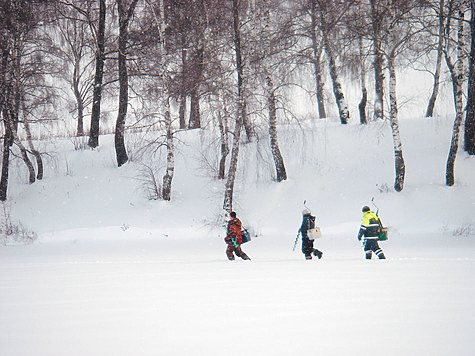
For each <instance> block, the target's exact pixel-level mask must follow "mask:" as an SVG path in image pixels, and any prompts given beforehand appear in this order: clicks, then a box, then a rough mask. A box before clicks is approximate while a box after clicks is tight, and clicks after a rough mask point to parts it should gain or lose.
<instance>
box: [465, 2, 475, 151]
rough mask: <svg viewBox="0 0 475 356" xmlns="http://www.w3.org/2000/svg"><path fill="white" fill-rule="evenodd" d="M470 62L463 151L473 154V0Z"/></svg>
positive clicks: (474, 109) (474, 54) (474, 140)
mask: <svg viewBox="0 0 475 356" xmlns="http://www.w3.org/2000/svg"><path fill="white" fill-rule="evenodd" d="M470 9H471V19H470V32H471V43H470V61H469V62H470V63H469V70H468V72H469V77H468V99H467V115H466V116H465V139H464V140H465V141H464V145H465V151H466V152H467V153H468V154H469V155H475V1H471V2H470Z"/></svg>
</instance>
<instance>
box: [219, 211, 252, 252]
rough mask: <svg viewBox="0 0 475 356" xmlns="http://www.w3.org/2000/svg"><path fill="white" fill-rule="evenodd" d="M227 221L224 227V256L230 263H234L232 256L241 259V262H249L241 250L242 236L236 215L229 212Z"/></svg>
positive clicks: (239, 222) (239, 221)
mask: <svg viewBox="0 0 475 356" xmlns="http://www.w3.org/2000/svg"><path fill="white" fill-rule="evenodd" d="M229 217H230V218H229V221H228V225H227V227H226V232H227V234H226V237H225V239H224V241H225V242H226V244H227V248H226V256H228V259H229V260H230V261H234V254H236V256H238V257H241V258H242V259H243V260H250V258H249V256H248V255H246V254H245V253H244V252H243V251H242V249H241V244H242V236H241V220H239V219H238V218H237V217H236V213H235V212H234V211H231V212H230V213H229Z"/></svg>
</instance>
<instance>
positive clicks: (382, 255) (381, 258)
mask: <svg viewBox="0 0 475 356" xmlns="http://www.w3.org/2000/svg"><path fill="white" fill-rule="evenodd" d="M378 257H379V259H380V260H385V259H386V256H384V253H382V252H381V253H380V254H379V255H378Z"/></svg>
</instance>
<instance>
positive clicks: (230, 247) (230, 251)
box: [226, 243, 234, 261]
mask: <svg viewBox="0 0 475 356" xmlns="http://www.w3.org/2000/svg"><path fill="white" fill-rule="evenodd" d="M233 251H234V246H233V244H232V243H228V246H227V248H226V256H228V259H229V260H230V261H234V254H233Z"/></svg>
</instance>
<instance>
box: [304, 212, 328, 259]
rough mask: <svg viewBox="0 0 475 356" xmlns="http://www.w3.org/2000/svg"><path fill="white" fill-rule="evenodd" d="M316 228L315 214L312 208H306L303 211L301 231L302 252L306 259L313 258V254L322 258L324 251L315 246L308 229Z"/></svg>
mask: <svg viewBox="0 0 475 356" xmlns="http://www.w3.org/2000/svg"><path fill="white" fill-rule="evenodd" d="M314 228H315V216H313V215H312V213H311V211H310V209H307V208H305V209H304V210H303V211H302V225H301V226H300V229H299V232H300V234H301V235H302V253H303V254H304V255H305V259H306V260H311V259H312V255H314V256H316V257H318V259H320V258H322V256H323V252H322V251H320V250H317V249H316V248H314V247H313V241H314V240H313V239H312V238H311V237H310V236H309V234H308V230H310V229H314Z"/></svg>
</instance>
